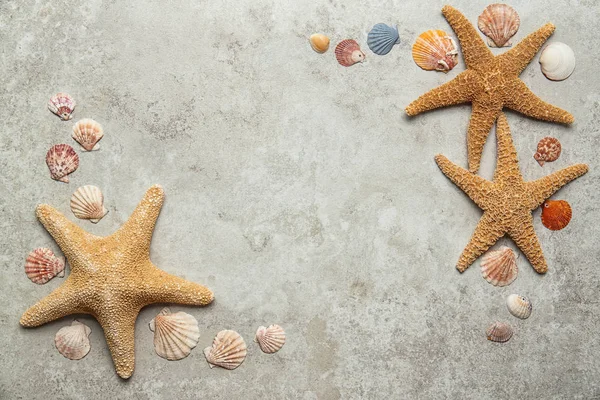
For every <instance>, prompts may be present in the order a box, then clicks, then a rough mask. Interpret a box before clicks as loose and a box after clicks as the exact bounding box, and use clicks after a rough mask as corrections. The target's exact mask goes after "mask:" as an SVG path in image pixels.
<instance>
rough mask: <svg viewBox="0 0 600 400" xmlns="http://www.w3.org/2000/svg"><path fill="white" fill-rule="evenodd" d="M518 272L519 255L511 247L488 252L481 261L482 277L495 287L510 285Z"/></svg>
mask: <svg viewBox="0 0 600 400" xmlns="http://www.w3.org/2000/svg"><path fill="white" fill-rule="evenodd" d="M518 272H519V269H518V267H517V255H516V254H515V252H514V251H513V250H512V249H511V248H510V247H506V246H502V247H500V248H499V249H498V250H492V251H488V252H487V253H486V254H485V255H484V256H483V258H482V260H481V275H482V276H483V278H484V279H485V280H486V281H488V282H489V283H491V284H492V285H494V286H507V285H510V284H511V283H512V282H513V281H514V280H515V279H517V274H518Z"/></svg>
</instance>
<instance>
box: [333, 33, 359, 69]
mask: <svg viewBox="0 0 600 400" xmlns="http://www.w3.org/2000/svg"><path fill="white" fill-rule="evenodd" d="M335 58H337V60H338V62H339V63H340V64H341V65H343V66H344V67H350V66H352V65H354V64H356V63H359V62H363V61H365V53H363V52H362V51H361V50H360V46H359V45H358V43H357V42H356V40H354V39H346V40H342V41H341V42H340V43H338V45H337V46H336V47H335Z"/></svg>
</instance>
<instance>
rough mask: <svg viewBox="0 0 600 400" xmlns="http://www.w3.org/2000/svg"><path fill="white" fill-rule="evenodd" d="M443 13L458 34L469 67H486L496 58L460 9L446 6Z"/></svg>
mask: <svg viewBox="0 0 600 400" xmlns="http://www.w3.org/2000/svg"><path fill="white" fill-rule="evenodd" d="M442 13H443V14H444V17H446V20H447V21H448V23H449V24H450V26H451V27H452V29H453V30H454V32H455V33H456V36H458V40H459V42H460V47H461V48H462V54H463V58H464V59H465V64H466V65H467V68H472V69H476V70H477V69H482V68H485V65H486V64H487V63H490V62H491V61H492V60H493V59H494V55H493V54H492V52H491V51H490V49H488V47H487V45H486V44H485V43H484V42H483V40H482V39H481V36H479V33H478V32H477V31H476V30H475V27H474V26H473V25H472V24H471V23H470V22H469V20H468V19H467V18H466V17H465V16H464V15H462V13H461V12H460V11H458V10H457V9H455V8H453V7H451V6H444V8H442Z"/></svg>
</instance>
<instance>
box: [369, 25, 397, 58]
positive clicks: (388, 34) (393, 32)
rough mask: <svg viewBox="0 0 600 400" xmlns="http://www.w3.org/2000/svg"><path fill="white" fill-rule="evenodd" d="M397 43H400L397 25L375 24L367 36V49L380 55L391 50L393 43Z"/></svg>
mask: <svg viewBox="0 0 600 400" xmlns="http://www.w3.org/2000/svg"><path fill="white" fill-rule="evenodd" d="M398 43H400V35H399V34H398V27H396V26H389V25H386V24H381V23H380V24H377V25H375V26H374V27H373V29H371V32H369V35H368V37H367V45H368V46H369V49H371V51H372V52H373V53H375V54H378V55H380V56H384V55H386V54H387V53H389V52H390V51H392V48H393V47H394V45H396V44H398Z"/></svg>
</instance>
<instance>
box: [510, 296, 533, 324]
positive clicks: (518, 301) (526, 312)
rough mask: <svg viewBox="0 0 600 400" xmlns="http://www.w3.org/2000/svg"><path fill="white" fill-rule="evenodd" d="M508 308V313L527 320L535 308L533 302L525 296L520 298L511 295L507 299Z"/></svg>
mask: <svg viewBox="0 0 600 400" xmlns="http://www.w3.org/2000/svg"><path fill="white" fill-rule="evenodd" d="M506 306H507V307H508V311H510V313H511V314H512V315H514V316H515V317H517V318H521V319H527V318H529V316H530V315H531V311H532V310H533V306H532V305H531V301H529V299H528V298H527V297H525V296H519V295H518V294H511V295H510V296H508V298H507V299H506Z"/></svg>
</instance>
